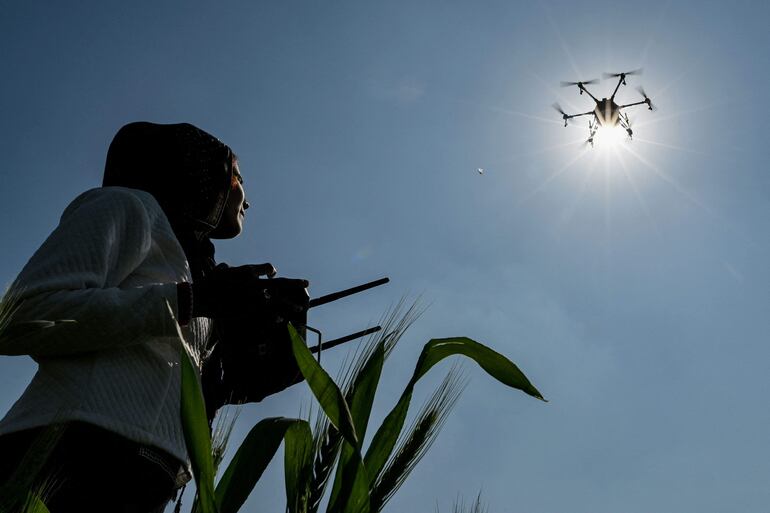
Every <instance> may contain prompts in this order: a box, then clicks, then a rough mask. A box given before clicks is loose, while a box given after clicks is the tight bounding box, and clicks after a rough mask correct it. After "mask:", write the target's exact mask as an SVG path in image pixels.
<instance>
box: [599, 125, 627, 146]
mask: <svg viewBox="0 0 770 513" xmlns="http://www.w3.org/2000/svg"><path fill="white" fill-rule="evenodd" d="M625 140H626V131H625V130H623V128H622V127H620V126H600V127H599V128H598V129H597V130H596V135H594V147H595V148H597V149H602V150H612V149H617V148H618V147H620V146H621V145H622V144H623V142H624V141H625Z"/></svg>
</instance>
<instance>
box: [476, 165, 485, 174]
mask: <svg viewBox="0 0 770 513" xmlns="http://www.w3.org/2000/svg"><path fill="white" fill-rule="evenodd" d="M476 171H478V172H479V174H480V175H483V174H484V168H482V167H477V168H476Z"/></svg>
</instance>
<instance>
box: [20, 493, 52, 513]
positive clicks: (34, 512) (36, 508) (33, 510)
mask: <svg viewBox="0 0 770 513" xmlns="http://www.w3.org/2000/svg"><path fill="white" fill-rule="evenodd" d="M21 511H22V513H51V512H50V511H49V510H48V507H47V506H46V505H45V503H44V502H43V501H42V500H41V499H40V497H39V496H38V495H37V494H35V493H33V492H29V494H28V495H27V500H26V502H25V503H24V508H23V509H22V510H21Z"/></svg>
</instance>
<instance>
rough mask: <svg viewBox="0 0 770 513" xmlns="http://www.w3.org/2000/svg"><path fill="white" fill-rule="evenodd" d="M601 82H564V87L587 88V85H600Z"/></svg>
mask: <svg viewBox="0 0 770 513" xmlns="http://www.w3.org/2000/svg"><path fill="white" fill-rule="evenodd" d="M598 83H599V81H598V80H597V79H595V78H592V79H591V80H584V81H582V82H562V83H561V86H562V87H570V86H578V87H580V86H585V85H591V84H598Z"/></svg>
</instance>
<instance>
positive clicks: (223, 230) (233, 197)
mask: <svg viewBox="0 0 770 513" xmlns="http://www.w3.org/2000/svg"><path fill="white" fill-rule="evenodd" d="M231 187H232V189H231V190H230V195H229V196H228V198H227V204H226V205H225V209H224V211H223V212H222V218H221V219H220V220H219V224H218V225H217V227H216V228H215V229H214V230H213V231H212V232H211V233H210V234H209V236H210V237H211V238H212V239H232V238H233V237H237V236H238V235H240V233H241V230H243V218H244V217H245V215H246V209H247V208H249V206H248V203H246V201H245V200H246V192H245V191H244V190H243V178H241V172H240V169H239V168H238V162H237V161H236V162H235V163H233V182H232V184H231Z"/></svg>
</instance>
